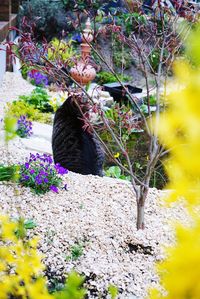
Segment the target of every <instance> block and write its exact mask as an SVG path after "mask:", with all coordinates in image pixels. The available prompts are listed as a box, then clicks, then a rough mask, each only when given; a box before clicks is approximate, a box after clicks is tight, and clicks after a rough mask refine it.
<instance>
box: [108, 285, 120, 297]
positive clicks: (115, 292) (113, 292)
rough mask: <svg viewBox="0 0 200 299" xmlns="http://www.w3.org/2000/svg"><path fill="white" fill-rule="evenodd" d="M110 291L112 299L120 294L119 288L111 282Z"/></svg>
mask: <svg viewBox="0 0 200 299" xmlns="http://www.w3.org/2000/svg"><path fill="white" fill-rule="evenodd" d="M108 293H109V294H110V296H111V298H112V299H115V298H116V297H117V295H118V288H117V287H116V286H114V285H112V284H111V285H110V286H109V287H108Z"/></svg>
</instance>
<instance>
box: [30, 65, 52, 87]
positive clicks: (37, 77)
mask: <svg viewBox="0 0 200 299" xmlns="http://www.w3.org/2000/svg"><path fill="white" fill-rule="evenodd" d="M28 78H29V79H30V81H31V83H32V84H33V85H37V86H41V87H45V86H47V85H49V81H48V78H47V76H45V75H43V74H41V73H40V72H39V71H37V70H34V69H33V70H31V71H29V72H28Z"/></svg>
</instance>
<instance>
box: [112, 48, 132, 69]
mask: <svg viewBox="0 0 200 299" xmlns="http://www.w3.org/2000/svg"><path fill="white" fill-rule="evenodd" d="M132 62H133V59H132V57H131V54H130V50H128V49H126V48H125V49H123V48H121V49H117V50H115V51H114V53H113V63H114V65H115V67H117V68H123V69H129V68H130V67H131V64H132Z"/></svg>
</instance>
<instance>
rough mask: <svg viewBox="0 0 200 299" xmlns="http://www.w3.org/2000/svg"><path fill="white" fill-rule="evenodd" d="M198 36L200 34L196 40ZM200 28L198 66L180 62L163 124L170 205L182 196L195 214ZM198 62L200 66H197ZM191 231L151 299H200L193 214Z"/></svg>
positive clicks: (197, 223)
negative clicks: (167, 155) (161, 289)
mask: <svg viewBox="0 0 200 299" xmlns="http://www.w3.org/2000/svg"><path fill="white" fill-rule="evenodd" d="M197 33H198V34H197ZM199 33H200V25H199V27H198V29H197V30H196V31H195V32H194V33H193V34H192V35H191V37H190V40H191V41H192V40H194V41H195V40H196V41H198V42H196V43H194V44H193V45H192V47H191V49H192V50H191V55H193V53H195V55H194V58H195V59H194V60H191V61H193V65H192V66H191V65H189V63H188V62H181V63H180V62H177V64H176V66H175V75H176V79H177V82H178V84H179V86H180V88H178V89H177V90H175V91H174V92H173V93H172V94H171V95H170V96H169V99H168V100H169V103H168V110H167V112H166V113H163V116H162V117H161V120H160V124H159V128H158V130H159V136H160V140H161V142H162V144H163V145H164V146H165V148H166V149H169V150H170V154H169V158H168V162H167V172H168V176H169V180H170V184H169V185H168V188H170V189H172V190H173V192H172V193H171V195H170V197H169V199H170V201H174V200H177V198H178V197H179V196H182V197H183V198H185V199H186V201H187V202H188V208H189V210H190V211H193V209H192V208H193V207H194V205H199V203H200V42H199ZM198 62H199V63H198ZM191 215H192V217H193V226H192V227H191V228H184V227H181V226H179V227H177V229H176V235H177V244H176V245H175V247H173V248H169V249H168V250H167V259H166V260H165V261H163V262H162V263H160V264H159V265H158V266H157V269H158V273H159V274H160V278H161V284H162V286H163V287H164V289H165V290H166V294H164V295H163V294H161V293H160V292H159V291H157V290H152V291H151V295H150V298H151V299H160V298H166V299H199V298H200V217H199V215H198V217H197V216H196V215H195V216H194V213H191Z"/></svg>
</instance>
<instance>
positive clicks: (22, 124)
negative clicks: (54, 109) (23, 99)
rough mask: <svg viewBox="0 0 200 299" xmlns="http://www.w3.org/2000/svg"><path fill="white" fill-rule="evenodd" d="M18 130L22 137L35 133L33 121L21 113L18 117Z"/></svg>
mask: <svg viewBox="0 0 200 299" xmlns="http://www.w3.org/2000/svg"><path fill="white" fill-rule="evenodd" d="M16 132H17V134H18V135H19V136H20V137H21V138H25V137H29V136H31V135H32V134H33V132H32V123H31V122H30V121H29V120H28V119H27V118H26V116H25V115H21V116H20V118H19V119H18V121H17V131H16Z"/></svg>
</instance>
